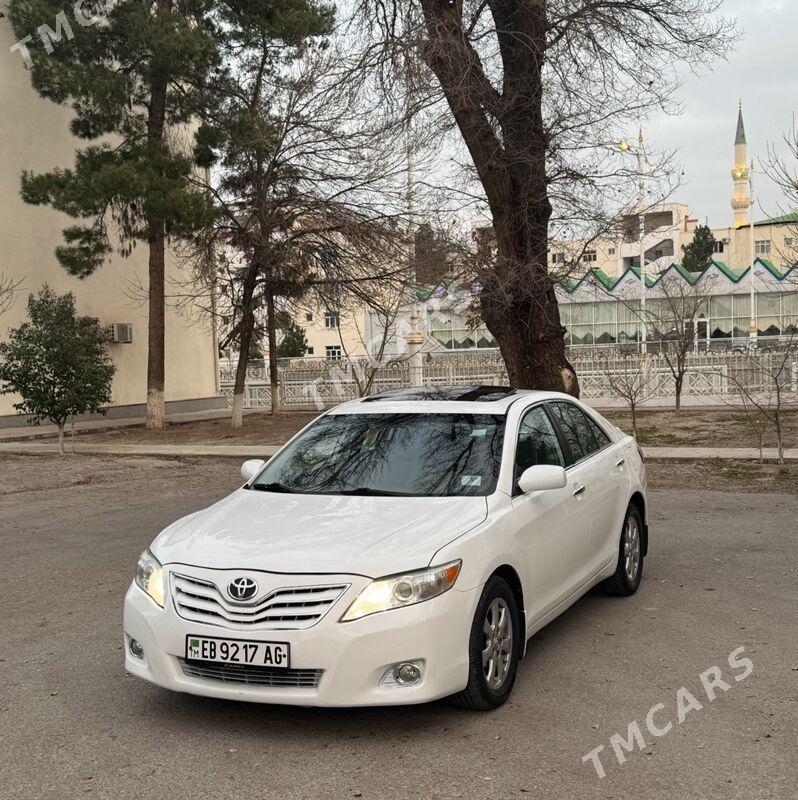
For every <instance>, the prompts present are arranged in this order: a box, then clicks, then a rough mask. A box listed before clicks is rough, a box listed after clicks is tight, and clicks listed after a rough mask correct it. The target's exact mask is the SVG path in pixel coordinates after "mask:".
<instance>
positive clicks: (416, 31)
mask: <svg viewBox="0 0 798 800" xmlns="http://www.w3.org/2000/svg"><path fill="white" fill-rule="evenodd" d="M719 5H720V2H719V0H629V2H617V0H578V1H577V2H574V0H358V2H357V3H356V6H357V8H358V10H359V12H360V15H361V18H362V19H365V20H366V22H367V28H368V30H369V31H370V32H371V33H372V34H373V35H374V39H372V41H373V42H374V44H372V46H371V47H370V48H367V50H366V53H365V54H364V57H363V60H364V63H366V64H368V65H371V66H375V65H376V66H381V67H383V71H382V73H381V74H382V76H383V77H382V80H383V82H384V83H387V82H388V81H389V77H388V76H389V75H391V76H395V75H396V74H401V71H399V70H397V69H396V64H397V62H401V61H403V60H404V59H407V58H408V57H411V56H412V55H415V56H416V57H417V61H418V62H420V64H421V65H422V66H420V67H419V69H423V70H426V73H425V74H424V75H423V76H422V77H417V78H416V80H415V81H414V82H413V84H412V86H410V87H406V88H407V91H408V92H415V93H417V94H420V95H421V96H419V97H415V98H413V102H412V103H408V102H407V100H406V98H405V97H404V93H403V92H391V91H388V92H386V95H387V96H389V97H393V96H398V98H399V100H398V101H397V105H398V106H399V108H400V109H406V108H407V107H411V108H412V110H413V113H414V114H418V113H419V109H423V110H424V111H425V112H426V113H428V114H432V113H433V111H434V110H435V109H436V108H441V107H443V105H444V104H445V106H446V107H447V108H448V112H449V114H450V115H451V117H450V118H453V119H454V123H455V125H456V128H457V131H458V132H459V134H460V137H461V140H462V143H463V144H464V145H465V148H466V149H467V151H468V153H467V158H468V159H470V162H471V164H472V165H473V169H474V172H475V175H476V177H477V179H478V183H479V187H480V191H479V192H476V191H475V192H474V196H475V197H477V196H479V195H480V194H481V199H484V200H485V201H486V202H487V206H488V208H489V210H490V215H491V217H492V224H493V229H494V231H495V243H496V248H495V257H494V258H491V259H490V260H488V261H487V262H486V263H485V266H484V268H483V270H482V273H481V275H480V283H481V307H482V316H483V318H484V320H485V322H486V323H487V325H488V328H489V329H490V331H491V332H492V333H493V335H494V336H495V337H496V339H497V340H498V343H499V346H500V349H501V351H502V355H503V356H504V361H505V363H506V365H507V371H508V375H509V378H510V381H511V382H512V383H513V384H514V385H517V386H521V387H535V388H547V389H565V390H566V391H569V392H572V393H574V394H578V382H577V380H576V376H575V373H574V370H573V368H572V367H571V365H570V364H569V362H568V360H567V358H566V354H565V344H564V329H563V327H562V324H561V322H560V316H559V310H558V306H557V300H556V297H555V292H554V283H553V280H552V278H551V276H550V275H549V271H548V258H547V255H548V243H549V240H550V238H562V239H585V238H588V239H589V238H591V236H595V235H596V233H597V232H599V231H601V230H606V228H607V220H608V219H610V218H613V217H616V216H617V213H618V210H619V209H623V208H627V209H628V208H630V207H632V204H633V200H632V198H633V195H634V186H635V183H636V174H635V172H634V171H633V170H632V169H630V166H629V165H628V164H627V163H626V162H625V161H624V160H623V159H622V157H621V153H620V151H619V149H618V146H617V143H618V141H619V139H620V138H622V135H623V133H624V132H625V130H626V129H627V128H628V126H629V125H630V124H631V123H632V122H633V121H636V120H637V119H638V118H640V117H642V116H644V115H645V114H646V113H647V112H648V111H649V110H651V109H657V110H660V109H666V110H674V108H675V107H674V105H673V103H672V102H671V98H672V95H673V91H674V90H675V89H676V88H677V87H678V85H679V83H680V79H679V73H678V70H679V67H680V66H681V64H687V65H689V67H690V68H691V69H694V70H696V69H700V68H701V67H702V65H705V64H707V63H708V62H709V61H711V60H712V59H714V58H716V57H718V56H721V55H723V54H724V53H725V52H726V51H727V49H728V47H729V44H730V40H731V39H732V38H733V35H734V29H733V25H732V24H731V23H730V22H728V21H727V20H724V19H716V18H715V16H714V15H715V12H716V11H717V10H718V8H719ZM375 40H378V41H375ZM426 87H429V89H426V91H425V88H426ZM390 88H393V87H392V86H391V87H390ZM436 104H437V105H436ZM464 193H465V192H464ZM552 226H553V227H554V228H555V230H552ZM557 228H559V229H560V230H559V231H558V230H557ZM575 229H576V230H575ZM562 231H568V232H569V233H570V235H560V233H561V232H562ZM575 233H576V234H578V235H574V234H575Z"/></svg>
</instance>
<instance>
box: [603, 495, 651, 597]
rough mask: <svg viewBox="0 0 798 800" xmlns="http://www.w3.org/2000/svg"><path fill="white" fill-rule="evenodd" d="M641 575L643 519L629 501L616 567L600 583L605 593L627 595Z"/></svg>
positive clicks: (632, 591)
mask: <svg viewBox="0 0 798 800" xmlns="http://www.w3.org/2000/svg"><path fill="white" fill-rule="evenodd" d="M642 577H643V520H642V518H641V516H640V511H639V510H638V508H637V506H636V505H634V504H632V503H630V504H629V508H627V509H626V517H625V518H624V521H623V528H621V543H620V547H619V551H618V567H617V568H616V570H615V574H614V575H613V576H612V577H611V578H607V580H605V581H603V582H602V583H601V584H600V588H601V590H602V591H603V592H604V593H605V594H609V595H613V596H615V597H628V596H629V595H630V594H634V593H635V592H636V591H637V587H638V586H640V579H641V578H642Z"/></svg>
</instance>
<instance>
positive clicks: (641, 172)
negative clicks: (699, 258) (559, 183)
mask: <svg viewBox="0 0 798 800" xmlns="http://www.w3.org/2000/svg"><path fill="white" fill-rule="evenodd" d="M621 150H622V152H624V153H631V154H632V155H635V156H636V157H637V214H638V237H637V242H638V250H639V253H640V349H641V352H642V353H643V354H644V355H645V353H646V349H647V343H646V338H647V336H646V253H645V245H644V242H643V240H644V238H645V235H646V230H645V228H646V208H645V185H644V183H643V180H644V178H645V166H646V164H648V158H647V156H646V148H645V144H644V142H643V129H642V128H640V130H639V133H638V135H637V145H633V144H631V143H630V142H629V141H627V140H626V139H624V140H623V141H622V142H621ZM649 167H650V165H649Z"/></svg>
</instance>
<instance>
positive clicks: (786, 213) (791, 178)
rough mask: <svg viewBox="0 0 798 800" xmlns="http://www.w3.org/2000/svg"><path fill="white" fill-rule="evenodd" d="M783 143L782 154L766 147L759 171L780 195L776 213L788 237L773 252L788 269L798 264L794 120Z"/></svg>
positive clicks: (797, 135)
mask: <svg viewBox="0 0 798 800" xmlns="http://www.w3.org/2000/svg"><path fill="white" fill-rule="evenodd" d="M783 144H784V147H785V149H786V155H783V154H782V153H780V152H779V150H778V149H777V148H776V147H775V146H774V145H768V152H767V157H766V158H765V160H764V162H763V168H764V170H765V173H766V174H767V176H768V177H769V178H770V179H771V180H772V181H773V182H774V183H775V184H776V185H777V186H778V187H779V188H780V189H781V191H782V193H783V196H784V201H783V202H782V205H781V208H780V212H781V214H782V216H783V218H784V221H785V223H786V225H787V226H788V227H787V230H788V233H789V236H786V237H785V243H784V244H783V245H777V252H778V255H779V256H780V257H781V260H782V263H783V265H785V266H789V267H791V266H795V265H796V264H798V127H796V124H795V122H794V121H793V126H792V128H791V130H789V131H788V132H787V133H785V134H784V137H783Z"/></svg>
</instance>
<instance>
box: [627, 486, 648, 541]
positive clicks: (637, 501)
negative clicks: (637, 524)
mask: <svg viewBox="0 0 798 800" xmlns="http://www.w3.org/2000/svg"><path fill="white" fill-rule="evenodd" d="M629 505H632V506H634V507H635V508H636V509H637V510H638V511H639V512H640V519H641V520H642V521H643V530H642V534H643V543H642V544H643V548H642V549H643V556H646V555H648V519H647V517H646V499H645V497H643V495H642V493H641V492H635V493H634V494H633V495H632V496H631V497H630V498H629Z"/></svg>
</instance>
